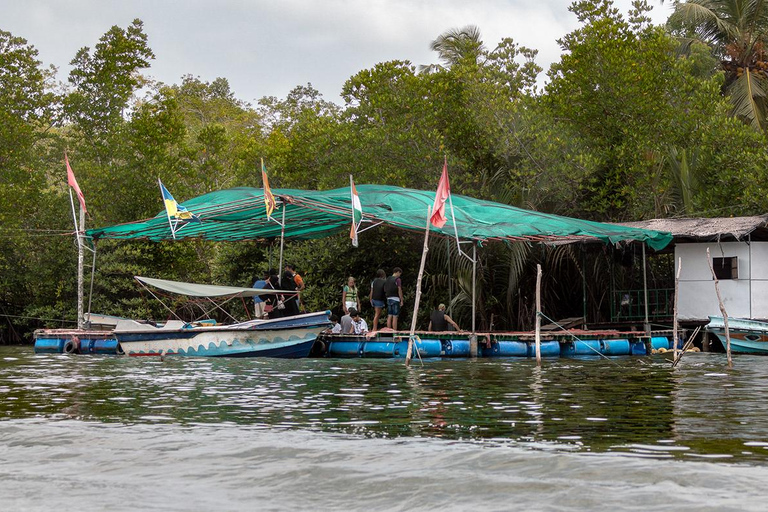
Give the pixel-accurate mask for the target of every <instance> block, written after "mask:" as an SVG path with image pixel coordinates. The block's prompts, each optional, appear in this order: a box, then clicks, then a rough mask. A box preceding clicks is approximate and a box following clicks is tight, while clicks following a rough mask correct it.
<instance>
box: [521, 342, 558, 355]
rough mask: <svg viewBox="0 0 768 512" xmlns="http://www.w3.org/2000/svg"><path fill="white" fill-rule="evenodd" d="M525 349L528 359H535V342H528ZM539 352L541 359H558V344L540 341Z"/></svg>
mask: <svg viewBox="0 0 768 512" xmlns="http://www.w3.org/2000/svg"><path fill="white" fill-rule="evenodd" d="M527 349H528V350H527V355H528V357H536V343H535V342H533V341H529V342H528V347H527ZM540 350H541V357H560V342H559V341H556V340H553V341H542V342H541V348H540Z"/></svg>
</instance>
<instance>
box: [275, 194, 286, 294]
mask: <svg viewBox="0 0 768 512" xmlns="http://www.w3.org/2000/svg"><path fill="white" fill-rule="evenodd" d="M282 203H283V222H282V223H281V225H280V266H279V267H278V268H277V282H278V283H280V286H282V285H283V247H284V245H285V207H286V204H285V201H282Z"/></svg>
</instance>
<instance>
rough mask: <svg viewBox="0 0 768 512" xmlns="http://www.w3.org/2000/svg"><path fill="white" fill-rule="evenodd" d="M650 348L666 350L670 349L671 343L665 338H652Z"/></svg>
mask: <svg viewBox="0 0 768 512" xmlns="http://www.w3.org/2000/svg"><path fill="white" fill-rule="evenodd" d="M651 347H653V348H655V349H656V350H659V349H660V348H665V349H667V350H669V349H671V348H672V342H671V341H670V340H669V338H667V337H666V336H654V337H653V338H651Z"/></svg>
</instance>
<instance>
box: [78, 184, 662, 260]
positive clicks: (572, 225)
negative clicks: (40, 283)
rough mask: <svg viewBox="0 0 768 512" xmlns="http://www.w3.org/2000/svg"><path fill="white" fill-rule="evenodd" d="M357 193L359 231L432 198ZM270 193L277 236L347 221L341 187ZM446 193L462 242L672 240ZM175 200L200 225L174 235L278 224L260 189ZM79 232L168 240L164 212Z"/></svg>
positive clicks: (244, 232)
mask: <svg viewBox="0 0 768 512" xmlns="http://www.w3.org/2000/svg"><path fill="white" fill-rule="evenodd" d="M357 192H358V195H359V196H360V201H361V203H362V206H363V216H364V222H363V226H362V228H365V227H366V226H368V225H372V223H377V222H382V223H384V224H388V225H391V226H395V227H398V228H402V229H407V230H412V231H422V230H423V229H424V227H425V225H426V215H427V207H428V206H431V205H432V203H433V202H434V200H435V192H433V191H430V192H426V191H422V190H413V189H407V188H399V187H391V186H383V185H358V186H357ZM273 193H274V195H275V197H277V198H279V199H282V205H280V204H279V208H278V209H277V210H275V212H274V214H273V217H274V219H276V220H281V219H282V216H283V211H282V208H285V237H286V238H288V239H299V240H306V239H312V238H321V237H326V236H331V235H334V234H337V233H340V232H342V231H348V230H349V227H350V223H351V219H352V209H351V206H350V204H351V201H350V190H349V188H339V189H335V190H324V191H307V190H295V189H273ZM452 198H453V205H454V212H455V215H456V232H457V233H458V236H459V238H461V239H463V240H475V241H486V240H508V241H529V242H559V241H579V240H585V241H588V240H595V239H596V240H600V241H602V242H604V243H617V242H623V241H640V242H645V243H646V244H648V246H649V247H651V248H652V249H655V250H661V249H663V248H664V247H666V246H667V244H669V242H670V241H671V240H672V236H671V235H670V234H669V233H665V232H659V231H650V230H645V229H639V228H629V227H625V226H619V225H615V224H605V223H601V222H591V221H586V220H580V219H573V218H569V217H561V216H559V215H552V214H547V213H541V212H535V211H530V210H524V209H522V208H515V207H514V206H509V205H505V204H500V203H494V202H492V201H483V200H480V199H474V198H471V197H466V196H461V195H453V196H452ZM279 202H280V201H279ZM181 204H182V205H183V206H184V207H185V208H186V209H187V210H189V211H190V212H192V213H194V214H195V215H197V216H198V217H199V218H200V220H201V221H202V222H201V223H190V224H187V225H185V226H183V227H182V228H180V229H178V228H177V230H176V238H177V239H184V238H204V239H206V240H222V241H224V240H228V241H234V240H253V239H272V238H279V237H280V231H281V227H280V225H279V224H278V223H277V222H275V221H274V220H272V221H270V220H268V219H267V217H266V211H265V206H264V193H263V191H262V189H259V188H249V187H238V188H233V189H228V190H221V191H218V192H211V193H209V194H205V195H202V196H199V197H196V198H194V199H190V200H189V201H186V202H184V203H181ZM446 216H447V217H448V222H447V223H446V224H445V226H443V227H442V228H440V229H438V228H435V227H434V226H432V227H431V230H432V231H433V232H435V233H439V234H443V235H445V236H451V237H452V236H454V226H453V220H452V219H451V215H450V211H449V210H448V208H447V207H446ZM86 235H87V236H90V237H92V238H94V239H102V238H118V239H135V238H143V239H149V240H153V241H160V240H169V239H172V234H171V229H170V227H169V225H168V219H167V217H166V213H165V211H162V212H160V213H158V214H157V215H156V216H155V217H153V218H151V219H147V220H143V221H138V222H130V223H126V224H119V225H116V226H111V227H106V228H100V229H91V230H88V231H87V232H86Z"/></svg>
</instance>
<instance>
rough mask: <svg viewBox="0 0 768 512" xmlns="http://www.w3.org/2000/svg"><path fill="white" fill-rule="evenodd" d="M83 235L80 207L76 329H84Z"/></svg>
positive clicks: (82, 211)
mask: <svg viewBox="0 0 768 512" xmlns="http://www.w3.org/2000/svg"><path fill="white" fill-rule="evenodd" d="M83 233H85V210H83V205H80V229H79V230H78V232H77V328H78V329H83V328H84V327H85V315H84V311H83V302H84V301H85V286H84V280H85V277H84V273H83V262H84V256H85V255H84V247H83Z"/></svg>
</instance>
